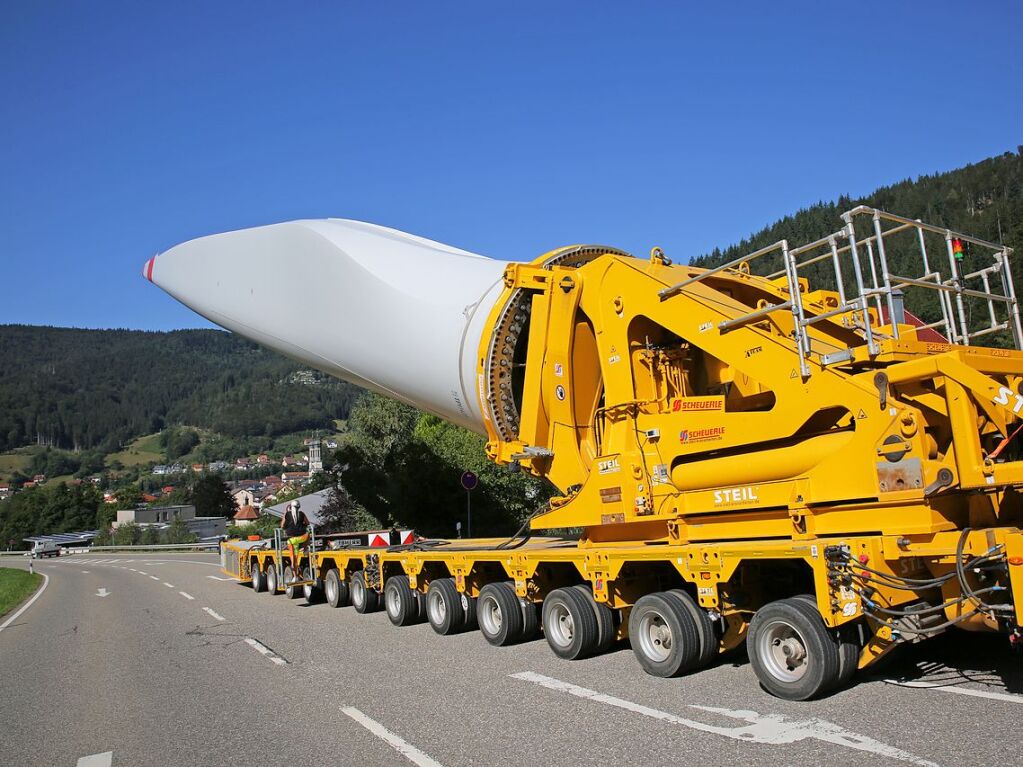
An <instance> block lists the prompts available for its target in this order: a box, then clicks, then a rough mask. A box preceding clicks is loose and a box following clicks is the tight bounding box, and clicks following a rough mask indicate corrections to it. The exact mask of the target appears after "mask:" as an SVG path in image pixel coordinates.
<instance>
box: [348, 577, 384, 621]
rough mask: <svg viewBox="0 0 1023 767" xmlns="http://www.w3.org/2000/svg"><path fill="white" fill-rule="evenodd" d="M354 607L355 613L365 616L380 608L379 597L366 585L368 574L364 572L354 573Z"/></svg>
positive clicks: (352, 589)
mask: <svg viewBox="0 0 1023 767" xmlns="http://www.w3.org/2000/svg"><path fill="white" fill-rule="evenodd" d="M351 591H352V606H353V607H354V608H355V612H357V613H360V614H362V615H365V614H366V613H371V612H374V611H375V610H376V609H377V607H378V606H379V599H378V595H377V593H376V592H375V591H373V589H371V588H369V587H368V586H367V585H366V574H365V573H364V572H363V571H362V570H356V571H355V572H354V573H352V588H351Z"/></svg>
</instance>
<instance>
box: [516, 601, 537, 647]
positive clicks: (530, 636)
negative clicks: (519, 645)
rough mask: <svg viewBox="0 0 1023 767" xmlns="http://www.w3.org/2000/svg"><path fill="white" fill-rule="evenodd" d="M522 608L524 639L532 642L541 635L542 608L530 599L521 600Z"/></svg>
mask: <svg viewBox="0 0 1023 767" xmlns="http://www.w3.org/2000/svg"><path fill="white" fill-rule="evenodd" d="M519 604H520V606H521V607H522V639H521V641H523V642H532V641H533V640H534V639H536V638H537V636H538V635H539V634H540V607H539V606H538V605H537V604H536V602H531V601H529V600H528V599H522V600H519Z"/></svg>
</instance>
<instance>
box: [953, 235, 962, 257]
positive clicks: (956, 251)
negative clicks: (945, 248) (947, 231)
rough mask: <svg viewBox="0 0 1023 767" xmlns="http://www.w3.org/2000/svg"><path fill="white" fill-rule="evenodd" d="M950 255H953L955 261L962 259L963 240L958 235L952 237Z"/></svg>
mask: <svg viewBox="0 0 1023 767" xmlns="http://www.w3.org/2000/svg"><path fill="white" fill-rule="evenodd" d="M952 255H953V256H955V259H956V261H962V260H963V241H962V240H960V239H959V238H958V237H955V238H953V239H952Z"/></svg>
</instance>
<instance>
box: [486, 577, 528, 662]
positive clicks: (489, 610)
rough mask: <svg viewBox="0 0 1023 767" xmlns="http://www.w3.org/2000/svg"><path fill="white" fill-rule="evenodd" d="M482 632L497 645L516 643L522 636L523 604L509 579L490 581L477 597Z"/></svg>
mask: <svg viewBox="0 0 1023 767" xmlns="http://www.w3.org/2000/svg"><path fill="white" fill-rule="evenodd" d="M476 619H477V621H478V622H479V627H480V633H481V634H483V637H484V638H485V639H486V640H487V641H488V642H490V644H492V645H494V646H495V647H505V646H507V645H510V644H515V643H516V642H518V641H519V639H520V638H521V637H522V606H521V605H520V604H519V598H518V596H516V594H515V587H514V586H512V585H511V583H509V582H507V581H500V582H498V583H488V584H487V585H486V586H484V587H483V588H482V589H480V595H479V596H478V597H477V598H476Z"/></svg>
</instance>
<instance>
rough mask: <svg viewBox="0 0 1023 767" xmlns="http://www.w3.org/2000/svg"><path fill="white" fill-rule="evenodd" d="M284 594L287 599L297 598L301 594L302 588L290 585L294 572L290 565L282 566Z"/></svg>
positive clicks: (293, 578)
mask: <svg viewBox="0 0 1023 767" xmlns="http://www.w3.org/2000/svg"><path fill="white" fill-rule="evenodd" d="M283 572H284V596H286V597H287V598H288V599H298V598H299V597H300V596H302V590H301V589H300V588H299V587H298V586H292V585H291V582H292V581H293V580H295V572H294V570H292V569H291V565H285V566H284V571H283Z"/></svg>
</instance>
